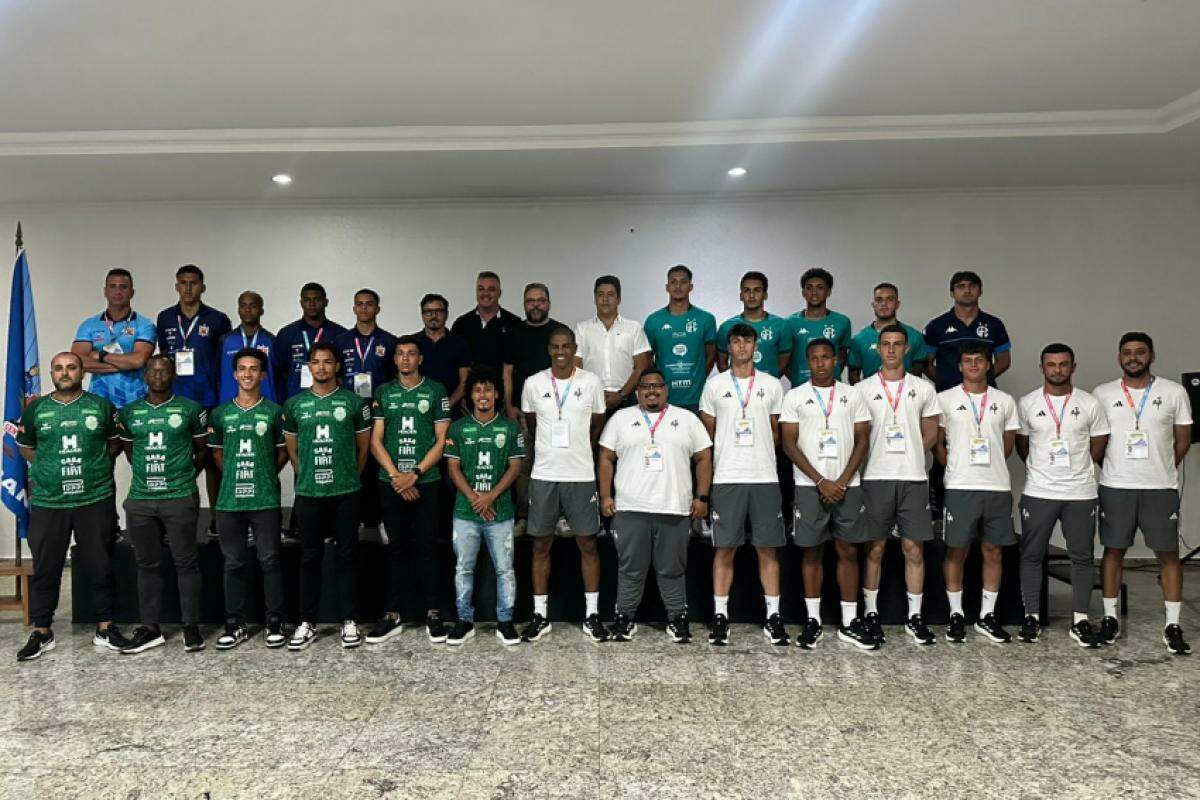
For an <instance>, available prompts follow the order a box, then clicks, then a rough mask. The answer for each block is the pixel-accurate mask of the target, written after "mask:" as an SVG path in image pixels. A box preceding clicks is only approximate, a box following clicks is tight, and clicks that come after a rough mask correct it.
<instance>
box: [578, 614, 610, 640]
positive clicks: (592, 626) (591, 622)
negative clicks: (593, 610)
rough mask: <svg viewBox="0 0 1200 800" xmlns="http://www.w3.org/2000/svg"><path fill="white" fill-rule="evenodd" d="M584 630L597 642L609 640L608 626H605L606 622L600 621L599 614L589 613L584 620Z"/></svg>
mask: <svg viewBox="0 0 1200 800" xmlns="http://www.w3.org/2000/svg"><path fill="white" fill-rule="evenodd" d="M583 632H584V633H585V634H587V637H588V638H589V639H591V640H592V641H593V642H596V643H597V644H599V643H600V642H607V641H608V628H606V627H604V623H603V622H601V621H600V615H599V614H589V615H588V618H587V619H585V620H584V621H583Z"/></svg>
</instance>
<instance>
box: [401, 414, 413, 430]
mask: <svg viewBox="0 0 1200 800" xmlns="http://www.w3.org/2000/svg"><path fill="white" fill-rule="evenodd" d="M413 422H414V420H413V418H412V417H401V418H400V432H401V433H415V432H416V428H415V427H414V426H413Z"/></svg>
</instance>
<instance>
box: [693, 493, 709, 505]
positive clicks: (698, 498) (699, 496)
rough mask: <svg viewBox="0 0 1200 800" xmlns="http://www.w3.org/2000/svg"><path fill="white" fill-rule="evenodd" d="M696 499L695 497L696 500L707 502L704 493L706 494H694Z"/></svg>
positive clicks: (706, 496)
mask: <svg viewBox="0 0 1200 800" xmlns="http://www.w3.org/2000/svg"><path fill="white" fill-rule="evenodd" d="M696 499H697V500H699V501H700V502H701V503H707V502H708V495H706V494H698V495H696Z"/></svg>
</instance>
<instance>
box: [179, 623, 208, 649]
mask: <svg viewBox="0 0 1200 800" xmlns="http://www.w3.org/2000/svg"><path fill="white" fill-rule="evenodd" d="M203 649H204V637H203V636H201V635H200V626H199V625H184V626H183V652H185V653H199V652H200V651H201V650H203Z"/></svg>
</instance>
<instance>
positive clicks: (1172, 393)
mask: <svg viewBox="0 0 1200 800" xmlns="http://www.w3.org/2000/svg"><path fill="white" fill-rule="evenodd" d="M1149 388H1150V398H1149V399H1148V400H1146V405H1145V407H1144V409H1143V411H1142V419H1141V425H1140V426H1139V429H1140V430H1141V431H1143V432H1144V433H1145V434H1146V437H1147V438H1148V439H1149V441H1148V443H1147V444H1148V445H1149V446H1148V447H1146V448H1144V451H1145V452H1146V457H1145V458H1142V459H1134V458H1128V457H1127V454H1126V450H1127V448H1128V446H1129V444H1130V440H1129V432H1130V431H1132V430H1134V419H1133V417H1134V412H1135V411H1137V407H1138V405H1139V404H1140V403H1141V402H1142V395H1143V394H1144V393H1145V390H1144V389H1134V388H1132V387H1130V389H1129V394H1130V396H1131V397H1132V398H1133V408H1130V407H1129V401H1128V400H1126V398H1125V392H1123V391H1122V390H1121V381H1120V379H1117V380H1115V381H1109V382H1108V383H1102V384H1100V385H1099V386H1097V387H1096V389H1095V391H1094V392H1092V394H1094V395H1095V396H1096V401H1097V402H1098V403H1100V407H1101V408H1102V409H1104V413H1105V414H1107V415H1108V427H1109V429H1110V431H1111V432H1110V434H1109V438H1108V449H1107V450H1105V451H1104V463H1103V464H1102V465H1101V466H1100V485H1101V486H1109V487H1111V488H1113V489H1179V470H1178V469H1177V468H1176V466H1175V426H1176V425H1191V424H1192V406H1191V403H1189V402H1188V396H1187V391H1186V390H1185V389H1184V388H1183V387H1182V386H1180V385H1179V384H1178V383H1176V382H1175V381H1172V380H1167V379H1166V378H1159V377H1155V378H1154V383H1153V384H1152V385H1151V386H1150V387H1149Z"/></svg>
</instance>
